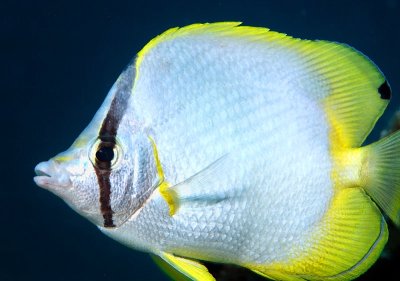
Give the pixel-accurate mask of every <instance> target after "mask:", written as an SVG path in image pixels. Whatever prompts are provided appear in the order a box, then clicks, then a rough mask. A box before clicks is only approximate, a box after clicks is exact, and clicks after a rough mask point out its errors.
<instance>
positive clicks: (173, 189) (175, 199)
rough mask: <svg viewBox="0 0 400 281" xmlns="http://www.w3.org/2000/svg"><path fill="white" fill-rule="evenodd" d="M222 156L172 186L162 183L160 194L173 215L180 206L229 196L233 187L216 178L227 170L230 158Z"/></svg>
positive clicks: (190, 205) (211, 202) (233, 189)
mask: <svg viewBox="0 0 400 281" xmlns="http://www.w3.org/2000/svg"><path fill="white" fill-rule="evenodd" d="M230 158H231V157H230V156H229V155H225V156H222V157H220V158H218V159H217V160H216V161H214V162H213V163H211V164H210V165H209V166H207V167H205V168H204V169H203V170H201V171H199V172H198V173H196V174H195V175H193V176H192V177H190V178H188V179H186V180H185V181H183V182H181V183H178V184H176V185H174V186H168V185H166V184H163V185H161V186H160V187H159V190H160V193H161V195H162V196H163V197H164V199H165V201H166V202H167V203H168V205H169V207H170V215H174V214H175V213H176V211H177V210H178V209H179V208H180V207H183V206H185V207H193V206H205V205H210V204H216V203H218V202H221V201H223V200H225V199H227V198H229V197H231V196H233V194H234V192H235V188H234V187H232V186H229V184H226V183H225V184H223V183H221V182H220V181H218V180H217V179H219V178H221V176H222V175H224V174H226V173H228V172H229V167H230V166H229V164H230V161H231V160H232V159H230Z"/></svg>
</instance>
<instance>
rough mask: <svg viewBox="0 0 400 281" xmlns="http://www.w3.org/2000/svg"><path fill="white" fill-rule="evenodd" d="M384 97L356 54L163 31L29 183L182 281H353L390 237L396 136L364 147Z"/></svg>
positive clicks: (291, 42)
mask: <svg viewBox="0 0 400 281" xmlns="http://www.w3.org/2000/svg"><path fill="white" fill-rule="evenodd" d="M390 97H391V89H390V86H389V83H388V82H387V81H386V79H385V77H384V75H383V74H382V72H381V71H380V70H379V69H378V67H377V66H376V65H375V64H374V63H373V62H372V61H371V60H370V59H368V58H367V57H366V56H365V55H363V54H362V53H360V52H358V51H357V50H355V49H354V48H352V47H350V46H348V45H345V44H341V43H336V42H328V41H319V40H316V41H315V40H302V39H298V38H293V37H290V36H288V35H286V34H282V33H278V32H274V31H271V30H269V29H267V28H259V27H250V26H242V25H240V23H237V22H220V23H210V24H193V25H189V26H186V27H182V28H172V29H169V30H168V31H166V32H164V33H162V34H161V35H159V36H157V37H155V38H154V39H152V40H151V41H150V42H149V43H148V44H147V45H146V46H145V47H144V48H143V49H142V50H141V51H140V52H139V53H138V54H137V56H136V58H135V59H134V60H133V61H132V63H131V64H129V65H128V66H127V68H126V69H125V70H124V71H123V72H122V74H121V75H120V76H119V78H118V79H117V81H116V82H115V84H114V85H113V86H112V88H111V90H110V92H109V93H108V95H107V97H106V99H105V101H104V103H103V104H102V105H101V107H100V109H99V110H98V111H97V113H96V114H95V116H94V118H93V120H92V121H91V123H90V124H89V125H88V126H87V127H86V129H85V130H84V131H83V132H82V133H81V134H80V135H79V137H78V138H77V139H76V141H75V142H74V143H73V144H72V146H71V147H70V148H69V149H68V150H67V151H65V152H63V153H60V154H58V155H56V156H55V157H54V158H51V159H50V160H49V161H47V162H42V163H39V164H38V165H37V166H36V168H35V172H36V174H37V176H36V177H35V178H34V181H35V182H36V184H37V185H39V186H40V187H42V188H44V189H47V190H49V191H51V192H52V193H54V194H56V195H57V196H59V197H60V198H62V199H63V200H64V201H65V202H66V203H67V204H68V205H69V206H70V207H72V208H73V209H74V210H75V211H76V212H78V213H79V214H80V215H82V216H84V217H85V218H87V219H88V220H89V221H91V222H92V223H94V224H95V225H96V226H98V228H99V229H100V230H101V231H102V232H103V233H104V234H106V235H108V236H109V237H111V238H113V239H115V240H117V241H119V242H121V243H122V244H124V245H127V246H128V247H131V248H134V249H137V250H141V251H145V252H148V253H151V254H152V255H153V256H154V257H155V258H156V259H157V262H159V263H162V264H163V267H168V268H170V269H173V270H174V271H175V273H176V274H180V276H185V277H187V278H189V279H191V280H215V278H214V277H213V276H212V274H211V273H210V272H209V271H208V270H207V267H206V266H204V265H203V263H202V262H203V261H208V262H215V263H226V264H234V265H237V266H241V267H245V268H248V269H250V270H252V271H254V272H256V273H257V274H260V275H262V276H264V277H267V278H270V279H275V280H349V279H354V278H356V277H358V276H359V275H361V274H363V273H364V272H365V271H367V270H368V268H370V267H371V266H372V264H374V262H375V261H376V260H377V258H378V257H379V255H380V253H381V252H382V249H383V247H384V245H385V243H386V241H387V239H388V228H387V223H386V218H387V219H389V220H391V221H392V222H393V223H394V224H395V225H396V226H399V225H400V188H399V185H400V133H399V132H395V133H393V134H391V135H389V136H387V137H385V138H383V139H381V140H379V141H377V142H375V143H372V144H369V145H366V146H361V145H362V144H363V142H364V140H365V139H366V137H367V136H368V135H369V133H370V132H371V130H372V128H373V127H374V125H375V123H376V121H377V119H378V118H379V117H380V116H381V114H382V113H383V111H384V110H385V108H386V106H387V104H388V102H389V99H390Z"/></svg>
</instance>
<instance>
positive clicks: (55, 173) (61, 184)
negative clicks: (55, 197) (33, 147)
mask: <svg viewBox="0 0 400 281" xmlns="http://www.w3.org/2000/svg"><path fill="white" fill-rule="evenodd" d="M35 173H36V176H35V177H34V178H33V181H34V182H35V183H36V184H37V185H38V186H40V187H41V188H44V189H60V188H69V187H71V180H70V178H69V176H68V175H67V174H66V173H65V172H64V173H63V171H62V170H61V169H60V167H59V165H58V164H57V163H56V162H55V161H52V160H49V161H46V162H41V163H39V164H37V165H36V167H35Z"/></svg>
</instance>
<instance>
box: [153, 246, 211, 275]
mask: <svg viewBox="0 0 400 281" xmlns="http://www.w3.org/2000/svg"><path fill="white" fill-rule="evenodd" d="M152 257H153V259H154V261H155V262H156V263H157V265H158V266H160V267H161V268H162V269H163V270H164V272H165V273H166V274H167V275H168V276H170V277H171V278H173V279H174V280H179V281H186V280H192V281H215V278H214V277H213V276H212V275H211V274H210V273H209V272H208V269H207V268H206V267H205V266H204V265H202V264H201V263H200V262H198V261H194V260H191V259H186V258H181V257H177V256H174V255H172V254H168V253H161V254H160V255H159V256H152Z"/></svg>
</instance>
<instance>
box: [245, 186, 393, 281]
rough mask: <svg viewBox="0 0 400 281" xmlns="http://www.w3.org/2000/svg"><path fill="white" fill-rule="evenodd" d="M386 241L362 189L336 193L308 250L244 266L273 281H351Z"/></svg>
mask: <svg viewBox="0 0 400 281" xmlns="http://www.w3.org/2000/svg"><path fill="white" fill-rule="evenodd" d="M387 238H388V230H387V225H386V222H385V219H384V218H383V216H382V214H381V213H380V211H379V209H378V208H377V206H376V205H375V204H374V203H373V202H372V201H371V199H370V198H369V197H368V195H366V193H365V192H364V191H363V190H362V189H361V188H345V189H342V190H339V191H338V192H337V194H335V197H334V199H333V202H332V204H331V206H330V208H329V210H328V212H327V214H326V215H325V217H324V218H323V220H322V221H321V223H320V224H319V225H318V226H317V227H316V229H315V231H314V232H313V233H312V234H311V235H310V237H309V238H308V242H307V243H306V244H307V245H309V246H307V247H308V249H304V248H300V249H293V250H292V253H291V256H292V257H293V258H292V259H289V260H288V261H285V262H277V263H275V264H268V265H260V264H259V265H254V264H252V265H245V266H246V267H248V268H250V269H251V270H253V271H255V272H256V273H258V274H260V275H263V276H265V277H268V278H271V279H273V280H293V281H295V280H351V279H354V278H356V277H358V276H360V275H361V274H363V273H364V272H365V271H366V270H368V268H369V267H371V265H372V264H374V262H375V261H376V260H377V259H378V257H379V255H380V253H381V252H382V250H383V247H384V246H385V244H386V241H387Z"/></svg>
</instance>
